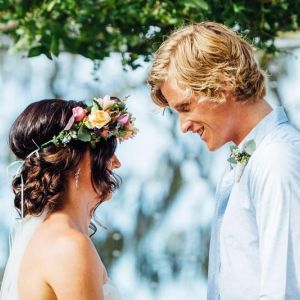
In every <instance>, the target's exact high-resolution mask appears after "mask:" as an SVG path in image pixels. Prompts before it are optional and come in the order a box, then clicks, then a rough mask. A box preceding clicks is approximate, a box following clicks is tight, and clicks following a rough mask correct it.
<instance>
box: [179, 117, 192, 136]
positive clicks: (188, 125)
mask: <svg viewBox="0 0 300 300" xmlns="http://www.w3.org/2000/svg"><path fill="white" fill-rule="evenodd" d="M180 125H181V131H182V132H183V133H186V132H188V131H190V130H192V122H191V121H188V120H182V119H180Z"/></svg>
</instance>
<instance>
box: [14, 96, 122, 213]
mask: <svg viewBox="0 0 300 300" xmlns="http://www.w3.org/2000/svg"><path fill="white" fill-rule="evenodd" d="M76 106H81V107H83V108H85V107H86V105H85V104H84V103H83V102H80V101H65V100H60V99H47V100H41V101H38V102H34V103H32V104H30V105H29V106H28V107H27V108H26V109H25V110H24V111H23V112H22V113H21V114H20V116H19V117H18V118H17V119H16V121H15V122H14V124H13V125H12V127H11V130H10V134H9V145H10V148H11V150H12V151H13V153H14V154H15V155H16V156H17V157H18V158H19V159H22V160H24V164H23V166H22V169H21V172H20V174H18V175H17V176H16V177H15V178H14V180H13V182H12V187H13V191H14V194H15V200H14V203H15V207H16V208H17V209H18V210H19V212H20V211H21V205H22V203H21V180H22V178H23V182H24V185H23V192H24V203H23V204H24V206H23V209H24V216H26V215H28V214H29V215H40V214H41V213H42V212H43V211H44V210H45V209H47V210H49V211H54V210H57V209H58V208H59V207H61V206H62V205H63V202H62V199H61V198H62V197H61V195H62V193H63V192H64V188H65V186H66V182H67V177H68V175H69V174H71V173H73V174H75V172H76V169H77V166H78V164H79V162H80V160H81V159H82V157H83V155H84V153H85V152H86V151H87V150H89V151H90V153H91V181H92V184H93V187H94V190H95V192H96V193H97V194H98V195H99V199H100V200H99V203H98V205H99V204H100V203H101V202H103V201H104V200H105V199H106V198H107V196H108V195H109V194H110V193H111V192H113V191H114V190H115V189H116V188H118V186H119V178H118V177H116V176H115V175H114V174H113V173H112V172H111V171H110V170H109V169H108V168H107V164H108V161H109V160H110V159H111V158H112V156H113V154H114V152H115V150H116V146H117V141H116V138H115V137H110V138H108V139H107V140H104V139H103V140H101V141H100V142H99V143H97V144H96V147H95V149H92V148H91V147H90V145H89V143H84V142H81V141H78V140H71V141H70V142H69V143H68V144H67V146H64V145H60V146H56V145H54V144H50V145H48V146H47V147H45V148H41V149H40V150H39V151H38V153H37V154H33V155H30V156H28V155H29V154H30V153H31V152H32V151H34V150H36V149H37V148H38V147H37V145H39V146H40V145H42V144H43V143H46V142H47V141H49V140H51V139H52V138H53V137H54V135H57V134H58V133H59V132H60V131H62V130H63V129H64V128H65V126H66V125H67V123H68V120H69V119H70V117H71V116H72V108H74V107H76ZM21 175H22V178H21ZM98 205H97V206H98ZM97 206H96V207H97ZM96 207H95V209H96Z"/></svg>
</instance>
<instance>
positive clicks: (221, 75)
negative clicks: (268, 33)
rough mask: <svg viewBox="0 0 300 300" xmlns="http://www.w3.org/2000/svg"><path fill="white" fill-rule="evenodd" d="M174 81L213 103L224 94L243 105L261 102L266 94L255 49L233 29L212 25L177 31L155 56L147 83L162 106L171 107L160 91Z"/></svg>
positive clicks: (220, 99)
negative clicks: (166, 84) (229, 94)
mask: <svg viewBox="0 0 300 300" xmlns="http://www.w3.org/2000/svg"><path fill="white" fill-rule="evenodd" d="M171 78H172V79H175V81H176V83H177V84H180V85H181V86H184V87H186V89H188V90H189V91H190V92H191V93H194V94H195V95H196V96H198V97H200V96H205V98H207V97H208V98H209V100H210V101H212V102H222V101H223V100H224V97H223V93H222V92H224V91H227V92H230V93H231V95H232V96H233V97H234V98H235V100H236V101H244V102H246V101H248V102H249V101H252V102H253V101H256V100H257V99H262V98H263V97H264V96H265V93H266V92H265V73H264V71H263V70H261V69H260V67H259V65H258V63H257V62H256V60H255V57H254V49H253V48H252V46H251V45H250V44H248V43H247V42H246V41H245V40H244V39H243V38H241V37H240V36H239V35H238V34H236V33H235V32H234V31H232V30H231V29H229V28H227V27H226V26H224V25H222V24H218V23H213V22H201V23H198V24H193V25H189V26H186V27H183V28H180V29H178V30H176V31H175V32H173V33H172V34H171V35H170V36H169V37H168V38H167V39H166V40H165V41H164V42H163V43H162V44H161V46H160V47H159V49H158V50H157V52H156V53H155V57H154V62H153V65H152V68H151V71H150V74H149V76H148V83H149V84H150V86H151V96H152V99H153V101H154V102H155V103H156V104H158V105H159V106H162V107H165V106H168V102H167V100H166V99H165V97H164V96H163V94H162V92H161V90H160V87H161V85H162V83H163V82H165V81H166V80H168V79H171Z"/></svg>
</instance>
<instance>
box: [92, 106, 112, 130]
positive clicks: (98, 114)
mask: <svg viewBox="0 0 300 300" xmlns="http://www.w3.org/2000/svg"><path fill="white" fill-rule="evenodd" d="M110 120H111V118H110V115H109V113H107V112H106V111H103V110H97V109H94V110H92V111H91V113H90V114H89V115H88V118H87V121H88V124H87V125H88V127H89V128H94V127H96V128H98V129H100V128H102V127H103V126H104V125H106V124H107V123H108V122H109V121H110Z"/></svg>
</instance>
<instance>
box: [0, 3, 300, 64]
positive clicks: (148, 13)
mask: <svg viewBox="0 0 300 300" xmlns="http://www.w3.org/2000/svg"><path fill="white" fill-rule="evenodd" d="M203 20H210V21H216V22H221V23H224V24H226V25H227V26H231V27H235V28H237V29H238V30H239V31H240V32H241V33H242V34H243V35H244V36H245V37H246V38H247V39H248V40H249V41H250V42H252V43H254V44H255V46H257V47H258V48H262V49H264V50H266V52H267V53H274V52H275V51H276V49H275V47H274V43H273V42H274V39H275V37H276V36H277V35H278V33H279V32H280V31H282V32H285V31H294V30H297V29H298V28H299V24H300V0H251V1H248V0H210V1H208V0H177V1H171V0H164V1H163V0H138V1H137V0H83V1H76V0H50V1H38V0H31V1H21V0H0V30H1V31H2V32H4V33H5V34H6V35H9V36H11V37H12V38H13V40H14V47H15V48H17V49H20V50H26V51H28V56H30V57H31V56H37V55H39V54H41V53H44V54H45V55H47V56H48V57H49V58H51V55H58V54H59V52H61V51H68V52H71V53H77V54H81V55H83V56H85V57H88V58H90V59H93V60H99V61H101V60H102V59H104V58H105V57H108V56H109V55H110V53H111V52H119V53H121V54H122V58H123V64H124V65H129V66H131V67H133V68H135V67H137V66H138V62H137V58H138V57H140V56H142V57H143V58H144V60H145V61H148V60H149V59H150V58H151V55H152V53H153V52H154V51H155V50H156V49H157V47H158V46H159V44H160V43H161V41H162V40H163V38H164V37H165V36H166V35H168V34H169V33H170V31H172V30H173V29H174V28H176V27H179V26H182V25H185V24H189V23H192V22H200V21H203Z"/></svg>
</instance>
